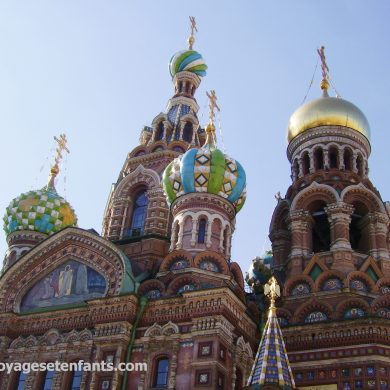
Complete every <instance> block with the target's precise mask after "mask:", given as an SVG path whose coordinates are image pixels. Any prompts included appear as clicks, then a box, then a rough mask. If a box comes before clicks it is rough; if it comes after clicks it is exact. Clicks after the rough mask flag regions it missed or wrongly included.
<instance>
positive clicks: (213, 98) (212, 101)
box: [206, 90, 221, 123]
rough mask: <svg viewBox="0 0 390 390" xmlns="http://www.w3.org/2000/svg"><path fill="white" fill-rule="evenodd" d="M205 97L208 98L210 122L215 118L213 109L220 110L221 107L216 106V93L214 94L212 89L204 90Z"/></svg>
mask: <svg viewBox="0 0 390 390" xmlns="http://www.w3.org/2000/svg"><path fill="white" fill-rule="evenodd" d="M206 95H207V97H208V98H209V100H210V101H209V110H210V111H209V118H210V122H211V123H214V118H215V112H214V110H215V109H217V110H218V111H221V109H220V108H219V107H218V104H217V95H216V94H215V91H214V90H211V91H210V93H208V92H206Z"/></svg>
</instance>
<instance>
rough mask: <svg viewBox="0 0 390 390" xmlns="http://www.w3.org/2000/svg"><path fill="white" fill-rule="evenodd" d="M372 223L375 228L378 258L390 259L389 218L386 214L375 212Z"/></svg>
mask: <svg viewBox="0 0 390 390" xmlns="http://www.w3.org/2000/svg"><path fill="white" fill-rule="evenodd" d="M373 214H374V215H373V217H372V223H373V225H374V230H375V244H376V245H375V246H376V255H377V259H378V260H386V261H388V260H390V258H389V251H388V249H387V233H388V228H387V224H388V222H389V218H388V217H387V215H386V214H383V213H379V212H375V213H373Z"/></svg>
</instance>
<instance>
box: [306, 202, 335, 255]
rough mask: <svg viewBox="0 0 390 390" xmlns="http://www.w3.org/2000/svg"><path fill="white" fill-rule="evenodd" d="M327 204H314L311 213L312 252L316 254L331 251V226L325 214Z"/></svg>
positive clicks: (310, 209)
mask: <svg viewBox="0 0 390 390" xmlns="http://www.w3.org/2000/svg"><path fill="white" fill-rule="evenodd" d="M325 207H326V204H325V202H322V201H316V202H313V204H312V205H311V207H310V208H309V211H310V213H311V216H312V218H313V223H312V251H313V252H314V253H318V252H327V251H329V250H330V224H329V221H328V216H327V214H326V212H325Z"/></svg>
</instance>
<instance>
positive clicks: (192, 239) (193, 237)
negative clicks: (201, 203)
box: [190, 217, 198, 247]
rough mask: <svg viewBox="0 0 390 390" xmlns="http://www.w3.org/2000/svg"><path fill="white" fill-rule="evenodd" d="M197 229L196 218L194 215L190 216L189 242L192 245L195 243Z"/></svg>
mask: <svg viewBox="0 0 390 390" xmlns="http://www.w3.org/2000/svg"><path fill="white" fill-rule="evenodd" d="M197 231H198V220H197V219H195V218H194V217H193V218H192V231H191V241H190V244H191V246H192V247H194V246H195V245H196V232H197Z"/></svg>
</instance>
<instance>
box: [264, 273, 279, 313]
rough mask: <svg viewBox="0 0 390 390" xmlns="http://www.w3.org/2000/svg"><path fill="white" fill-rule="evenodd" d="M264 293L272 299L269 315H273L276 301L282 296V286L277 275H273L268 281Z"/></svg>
mask: <svg viewBox="0 0 390 390" xmlns="http://www.w3.org/2000/svg"><path fill="white" fill-rule="evenodd" d="M264 295H265V296H266V297H268V298H269V300H270V301H271V305H270V307H269V316H272V315H274V314H275V311H276V307H275V301H276V299H277V298H279V297H280V287H279V284H278V282H277V280H276V278H275V276H272V278H271V279H270V280H269V281H268V283H266V284H265V285H264Z"/></svg>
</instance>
